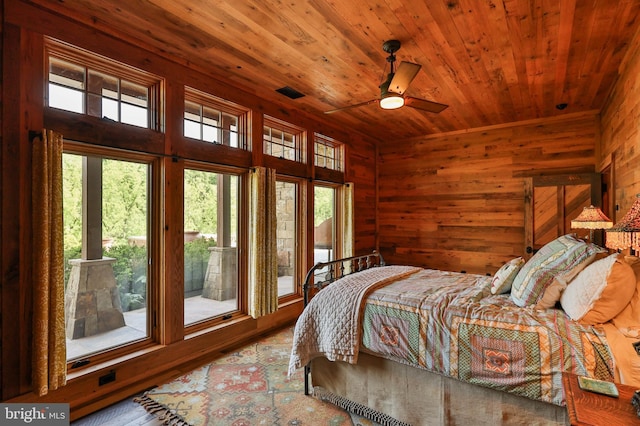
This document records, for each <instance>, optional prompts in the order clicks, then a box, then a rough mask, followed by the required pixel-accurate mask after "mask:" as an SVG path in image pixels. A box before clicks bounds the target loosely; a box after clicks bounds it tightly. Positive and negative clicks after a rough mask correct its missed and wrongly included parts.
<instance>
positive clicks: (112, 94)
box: [47, 40, 160, 130]
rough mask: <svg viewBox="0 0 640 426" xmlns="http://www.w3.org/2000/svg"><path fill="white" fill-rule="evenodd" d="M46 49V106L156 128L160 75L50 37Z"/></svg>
mask: <svg viewBox="0 0 640 426" xmlns="http://www.w3.org/2000/svg"><path fill="white" fill-rule="evenodd" d="M48 49H49V50H48V56H47V57H48V85H47V100H48V102H47V105H48V106H50V107H53V108H59V109H63V110H66V111H71V112H76V113H79V114H87V115H91V116H94V117H99V118H104V119H107V120H112V121H115V122H119V123H124V124H130V125H133V126H138V127H144V128H152V129H156V130H158V129H159V127H160V126H159V116H158V113H157V112H158V111H159V93H160V79H158V78H156V77H153V76H150V75H148V74H147V73H144V72H142V71H139V70H135V69H133V68H131V67H128V66H126V65H124V64H117V63H115V62H114V61H112V60H110V59H106V58H99V57H97V56H96V55H92V54H89V53H86V52H83V51H81V50H80V49H72V48H70V47H67V46H62V45H61V44H58V43H56V42H55V41H52V40H50V41H49V42H48Z"/></svg>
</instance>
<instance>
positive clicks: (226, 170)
mask: <svg viewBox="0 0 640 426" xmlns="http://www.w3.org/2000/svg"><path fill="white" fill-rule="evenodd" d="M186 169H189V170H197V171H204V172H209V173H222V174H231V175H235V176H237V177H238V190H239V191H240V194H239V197H238V198H239V199H238V206H237V207H238V212H237V215H238V223H237V227H238V234H237V236H236V238H237V242H236V244H237V246H236V247H237V249H238V260H237V261H238V264H237V267H238V289H237V290H238V293H237V301H236V310H234V311H231V312H227V313H224V314H221V315H218V316H215V317H210V318H205V319H203V320H201V321H197V322H194V323H191V324H188V325H185V324H184V315H183V320H182V326H183V329H184V339H185V340H187V339H189V338H190V337H195V336H198V335H199V334H200V333H201V332H202V331H204V330H208V329H214V328H217V327H224V326H225V325H226V323H227V322H229V321H233V320H237V319H239V318H243V317H246V316H247V312H248V302H247V300H248V299H247V298H248V294H247V291H248V282H249V280H248V272H247V271H248V270H247V265H246V259H244V257H245V256H243V254H244V253H246V251H247V247H248V230H247V227H248V226H249V223H248V205H247V194H248V192H247V190H248V187H247V185H248V179H247V178H246V177H247V174H248V170H247V169H245V168H241V167H234V166H224V165H220V164H212V163H203V162H200V161H195V160H184V162H183V167H182V170H183V173H182V176H183V181H182V185H183V186H184V171H185V170H186ZM183 207H184V197H183ZM183 223H184V219H183ZM182 253H184V243H183V249H182ZM183 264H184V262H183ZM182 276H183V277H184V268H183V271H182ZM182 284H183V288H184V282H183V283H182ZM183 297H184V290H183ZM183 306H184V301H183Z"/></svg>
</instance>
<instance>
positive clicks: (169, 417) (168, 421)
mask: <svg viewBox="0 0 640 426" xmlns="http://www.w3.org/2000/svg"><path fill="white" fill-rule="evenodd" d="M133 402H137V403H138V404H140V405H141V406H142V408H144V409H145V410H147V412H148V413H149V414H153V415H155V416H157V417H158V420H160V421H161V422H162V424H163V425H166V426H191V425H190V424H189V423H187V422H185V421H184V419H183V418H182V417H180V415H178V414H176V412H175V411H174V410H172V409H171V408H169V407H167V406H165V405H163V404H160V403H158V402H156V401H154V400H153V399H151V398H149V397H148V396H147V394H146V393H145V394H144V395H142V396H137V397H135V398H133Z"/></svg>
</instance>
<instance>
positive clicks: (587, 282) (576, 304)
mask: <svg viewBox="0 0 640 426" xmlns="http://www.w3.org/2000/svg"><path fill="white" fill-rule="evenodd" d="M635 289H636V279H635V274H634V272H633V269H632V268H631V266H629V265H628V264H627V263H626V262H625V261H624V258H623V257H622V256H621V255H619V254H618V253H614V254H612V255H610V256H607V257H605V258H604V259H600V260H597V261H595V262H593V263H592V264H590V265H589V266H587V267H586V268H584V269H583V270H582V271H581V272H580V273H579V274H578V275H577V276H576V277H575V278H574V279H573V281H571V282H570V283H569V285H568V286H567V288H566V289H565V290H564V292H563V293H562V296H560V304H561V305H562V309H564V311H565V312H566V313H567V315H569V317H570V318H571V319H572V320H574V321H580V322H581V323H583V324H588V325H594V324H602V323H604V322H607V321H609V320H610V319H611V318H613V317H615V316H616V315H617V314H618V313H620V311H622V309H624V307H625V306H626V305H628V304H629V300H630V299H631V297H632V296H633V293H634V291H635Z"/></svg>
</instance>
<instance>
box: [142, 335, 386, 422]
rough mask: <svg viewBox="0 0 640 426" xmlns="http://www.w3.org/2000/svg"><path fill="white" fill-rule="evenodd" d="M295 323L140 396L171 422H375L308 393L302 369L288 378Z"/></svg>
mask: <svg viewBox="0 0 640 426" xmlns="http://www.w3.org/2000/svg"><path fill="white" fill-rule="evenodd" d="M292 341H293V328H292V327H287V328H285V329H283V330H282V331H280V332H277V333H275V334H272V335H269V336H267V337H264V338H262V339H259V340H258V341H256V342H253V343H251V344H249V345H247V346H244V347H242V348H240V349H238V350H237V351H234V352H232V353H229V354H227V355H225V356H223V357H222V358H219V359H217V360H216V361H213V362H212V363H210V364H207V365H205V366H203V367H201V368H198V369H196V370H194V371H192V372H190V373H188V374H185V375H183V376H181V377H178V378H177V379H175V380H173V381H172V382H169V383H167V384H164V385H162V386H159V387H157V388H154V389H151V390H149V391H147V392H146V393H145V394H144V395H143V396H141V397H137V398H136V399H135V401H136V402H138V403H140V404H141V405H142V406H143V407H144V408H145V409H146V410H147V411H149V412H150V413H155V414H156V415H158V417H159V419H160V420H162V421H163V422H164V423H165V424H167V425H172V426H173V425H175V426H187V425H188V426H218V425H220V426H250V425H269V426H272V425H283V426H284V425H292V426H301V425H314V426H315V425H327V426H343V425H346V426H352V425H353V426H375V425H376V423H374V422H373V421H371V420H368V419H367V418H364V417H360V416H359V415H356V414H351V413H349V412H347V411H345V410H343V409H341V408H338V407H337V406H335V405H333V404H330V403H328V402H322V401H320V400H319V399H317V398H313V397H310V396H306V395H305V394H304V379H303V370H302V369H300V370H299V371H297V372H296V373H295V374H294V375H292V376H291V377H287V368H288V365H289V356H290V354H291V344H292Z"/></svg>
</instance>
